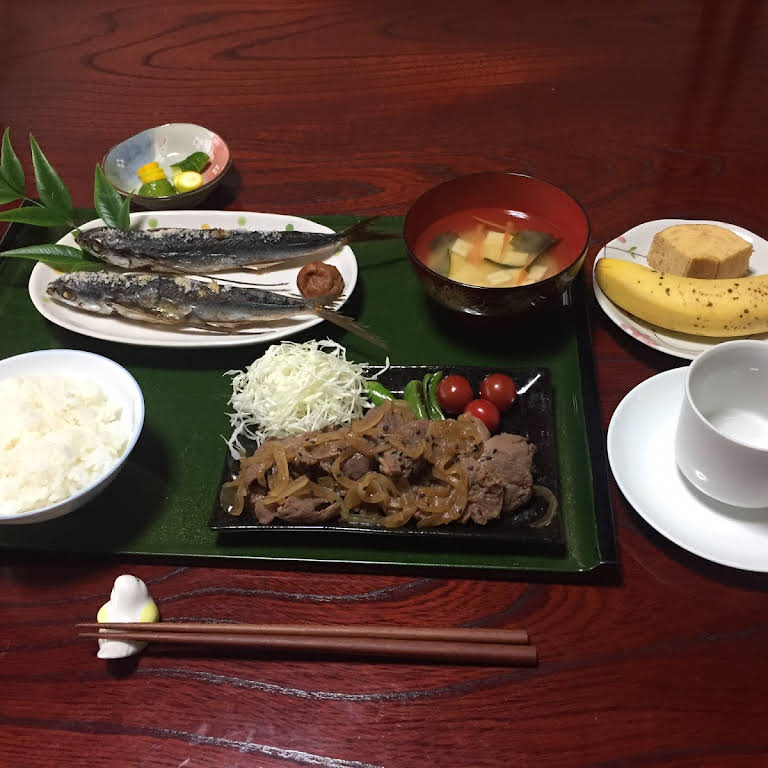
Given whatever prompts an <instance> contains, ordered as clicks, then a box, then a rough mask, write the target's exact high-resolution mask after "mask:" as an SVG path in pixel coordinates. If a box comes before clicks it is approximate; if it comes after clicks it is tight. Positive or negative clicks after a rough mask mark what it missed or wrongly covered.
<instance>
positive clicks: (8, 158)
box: [0, 128, 24, 203]
mask: <svg viewBox="0 0 768 768" xmlns="http://www.w3.org/2000/svg"><path fill="white" fill-rule="evenodd" d="M0 181H1V182H2V183H3V186H4V187H7V188H8V189H9V190H11V191H12V192H15V193H16V197H15V198H12V200H18V199H19V198H20V197H24V169H23V168H22V167H21V163H20V162H19V158H18V157H17V156H16V153H15V152H14V151H13V147H12V146H11V136H10V129H9V128H6V129H5V132H4V133H3V144H2V150H0ZM12 200H8V201H6V202H9V203H10V202H12Z"/></svg>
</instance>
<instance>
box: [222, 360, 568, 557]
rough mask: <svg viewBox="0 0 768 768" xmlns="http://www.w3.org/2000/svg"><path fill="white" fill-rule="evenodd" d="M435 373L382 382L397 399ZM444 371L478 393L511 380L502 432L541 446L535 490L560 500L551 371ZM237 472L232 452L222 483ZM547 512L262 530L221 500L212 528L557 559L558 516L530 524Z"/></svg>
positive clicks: (535, 502) (393, 375)
mask: <svg viewBox="0 0 768 768" xmlns="http://www.w3.org/2000/svg"><path fill="white" fill-rule="evenodd" d="M379 370H381V368H380V367H379V366H365V374H366V375H367V376H373V375H375V374H376V372H378V371H379ZM434 370H436V368H435V367H434V366H423V365H419V366H406V365H397V366H392V367H390V368H389V369H388V370H387V371H385V372H384V373H383V374H382V375H381V376H380V377H379V379H378V380H379V381H380V382H381V383H382V384H383V385H384V386H386V387H387V388H388V389H389V390H390V391H391V392H392V393H393V394H395V395H401V394H402V392H403V389H404V388H405V385H406V384H407V383H408V382H409V381H410V380H411V379H419V380H421V379H423V377H424V374H425V373H427V372H430V371H434ZM443 370H444V372H445V374H446V375H448V374H450V373H457V374H461V375H462V376H465V377H466V378H467V379H468V380H469V382H470V384H471V385H472V388H473V390H474V391H475V392H478V391H479V388H480V383H481V382H482V380H483V379H484V378H485V376H486V375H488V374H489V373H496V372H499V373H506V374H507V375H509V376H511V377H512V379H513V380H514V381H515V384H516V385H517V389H518V395H517V399H516V400H515V402H514V403H513V405H512V407H511V408H510V409H509V410H507V411H505V412H504V413H502V414H501V424H500V425H499V430H498V431H499V432H512V433H515V434H519V435H524V436H525V437H526V438H528V440H529V441H530V442H531V443H533V445H534V446H536V453H535V454H534V459H533V481H534V483H535V484H536V485H543V486H546V487H547V488H549V489H550V490H551V491H552V492H553V493H554V494H555V496H556V497H557V496H558V492H559V488H558V471H557V466H558V463H557V448H556V445H555V416H554V399H553V392H552V377H551V375H550V372H549V370H548V369H547V368H513V369H495V370H494V371H490V370H486V369H483V368H477V367H468V366H451V367H450V368H445V369H443ZM237 470H238V467H237V462H236V461H234V460H233V459H232V458H231V456H230V454H229V451H227V452H226V459H225V465H224V470H223V472H222V483H224V482H227V481H229V480H231V479H232V478H233V477H234V476H235V475H236V474H237ZM544 507H545V503H544V501H543V499H542V498H541V497H538V496H534V497H533V499H532V500H531V501H530V502H528V504H526V505H525V506H523V507H521V508H520V509H517V510H515V511H514V512H513V513H511V514H508V515H505V516H502V517H501V518H500V519H498V520H491V521H490V522H489V523H487V524H486V525H484V526H483V525H477V524H474V523H468V524H466V525H462V524H460V523H452V524H449V525H442V526H436V527H433V528H416V527H415V526H414V525H406V526H403V527H402V528H394V529H383V528H375V527H362V526H359V525H351V524H348V523H344V522H342V521H331V522H329V523H325V524H322V525H297V524H291V523H285V522H282V521H280V522H276V523H271V524H269V525H262V524H261V523H259V522H258V521H257V520H256V518H255V517H254V516H253V514H252V513H251V512H249V511H246V512H243V514H242V515H240V516H239V517H235V516H233V515H230V514H229V513H228V512H227V511H226V510H225V509H224V508H223V507H222V506H221V505H220V504H219V503H218V498H217V501H216V502H215V504H214V508H213V513H212V515H211V519H210V522H209V526H210V527H211V528H212V529H213V530H216V531H219V532H220V533H221V534H222V535H226V536H228V537H229V536H230V535H235V534H246V533H247V534H249V535H252V534H254V533H255V532H260V533H262V534H268V533H270V532H276V531H278V532H281V533H287V532H289V531H295V532H297V533H308V532H312V533H323V534H337V535H338V534H354V535H355V536H377V537H385V540H387V541H388V542H389V543H390V544H392V545H394V546H397V545H404V544H406V542H407V540H409V539H412V538H413V537H419V541H420V543H421V544H422V545H423V544H424V543H427V542H429V541H432V542H434V543H435V544H438V543H439V544H440V545H441V546H444V545H448V544H451V543H453V544H459V545H462V546H466V545H473V546H474V545H477V546H482V547H483V548H489V547H490V548H493V549H503V550H505V551H515V552H528V551H530V552H547V553H552V554H555V553H559V552H562V551H564V549H565V537H564V528H563V525H562V519H561V516H560V515H559V514H558V515H556V516H555V518H554V519H553V520H552V521H551V522H550V523H549V524H548V525H546V526H543V527H540V528H537V527H534V526H531V525H530V524H529V523H530V521H531V520H536V519H538V518H539V517H540V516H541V512H542V511H543V509H544Z"/></svg>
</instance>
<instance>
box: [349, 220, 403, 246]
mask: <svg viewBox="0 0 768 768" xmlns="http://www.w3.org/2000/svg"><path fill="white" fill-rule="evenodd" d="M380 218H381V216H369V217H368V218H367V219H363V220H362V221H358V222H357V224H353V225H352V226H351V227H347V228H346V229H345V230H344V231H343V232H342V233H341V236H342V238H343V241H344V242H345V243H357V242H360V241H361V240H393V239H395V238H397V237H401V235H400V233H399V232H398V233H394V232H382V231H381V230H378V229H370V228H369V227H370V225H371V224H372V223H373V222H374V221H376V220H377V219H380Z"/></svg>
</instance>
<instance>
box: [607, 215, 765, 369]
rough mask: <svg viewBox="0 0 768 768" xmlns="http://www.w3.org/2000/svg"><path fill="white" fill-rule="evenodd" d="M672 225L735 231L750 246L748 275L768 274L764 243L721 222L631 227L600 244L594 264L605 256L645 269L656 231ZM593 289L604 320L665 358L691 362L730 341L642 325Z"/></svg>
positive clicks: (659, 222)
mask: <svg viewBox="0 0 768 768" xmlns="http://www.w3.org/2000/svg"><path fill="white" fill-rule="evenodd" d="M675 224H717V225H719V226H721V227H725V228H726V229H730V230H731V232H735V233H736V234H737V235H738V236H739V237H743V238H744V239H745V240H746V241H747V242H750V243H752V248H753V251H752V256H751V258H750V260H749V274H750V275H764V274H766V273H768V242H767V241H765V240H764V239H763V238H762V237H759V236H758V235H756V234H755V233H754V232H750V231H749V230H748V229H744V228H743V227H737V226H736V225H735V224H727V223H725V222H723V221H705V220H703V219H656V220H655V221H646V222H644V223H643V224H638V225H637V226H636V227H632V229H630V230H629V231H628V232H625V233H624V234H623V235H619V237H617V238H615V239H614V240H611V242H610V243H608V244H607V245H604V246H603V248H602V249H601V250H600V252H599V253H598V254H597V257H596V258H595V264H597V261H598V259H602V258H605V257H606V256H609V257H610V258H612V259H623V260H624V261H634V262H636V263H637V264H642V265H643V266H648V259H647V258H646V256H647V254H648V251H649V250H650V249H651V242H652V241H653V237H654V235H655V234H656V233H657V232H660V231H661V230H662V229H666V228H667V227H671V226H674V225H675ZM592 283H593V286H594V289H595V297H596V298H597V303H598V304H599V305H600V306H601V308H602V309H603V311H604V312H605V314H606V315H608V317H609V318H610V319H611V320H613V322H614V323H616V325H618V326H619V328H621V330H622V331H624V332H625V333H627V334H629V335H630V336H632V337H633V338H635V339H637V340H638V341H640V342H642V343H643V344H645V345H647V346H649V347H653V349H658V350H660V351H661V352H666V353H667V354H668V355H673V356H674V357H680V358H682V359H684V360H694V359H696V357H698V356H699V355H700V354H701V353H702V352H704V351H705V350H707V349H709V348H710V347H713V346H714V345H715V344H720V343H721V342H723V341H730V340H731V339H725V338H723V339H720V338H710V337H707V336H691V335H689V334H686V333H675V332H674V331H667V330H665V329H663V328H659V327H658V326H656V325H652V324H651V323H646V322H645V320H641V319H640V318H639V317H635V316H634V315H631V314H629V312H625V311H624V310H623V309H621V308H620V307H617V306H616V305H615V304H614V303H613V302H612V301H611V300H610V299H609V298H608V297H607V296H606V295H605V294H604V293H603V292H602V291H601V290H600V286H599V285H598V284H597V280H593V281H592ZM747 338H750V339H761V340H763V341H765V340H768V333H760V334H756V335H754V336H749V337H747Z"/></svg>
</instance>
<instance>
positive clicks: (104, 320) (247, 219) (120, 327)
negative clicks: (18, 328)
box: [29, 211, 357, 347]
mask: <svg viewBox="0 0 768 768" xmlns="http://www.w3.org/2000/svg"><path fill="white" fill-rule="evenodd" d="M103 224H104V222H103V221H102V220H101V219H95V220H94V221H89V222H88V223H87V224H84V225H83V226H82V227H80V229H92V228H93V227H100V226H103ZM289 224H290V225H292V226H293V227H294V228H295V229H297V230H300V231H304V232H333V230H332V229H329V228H328V227H325V226H323V225H322V224H316V223H315V222H314V221H308V220H307V219H301V218H299V217H298V216H283V215H281V214H277V213H248V212H244V211H148V212H143V213H132V214H131V226H132V227H133V228H135V229H154V228H155V227H188V228H197V227H201V226H203V225H208V226H209V227H211V228H212V229H215V228H219V229H250V230H283V229H285V228H286V226H287V225H289ZM59 243H60V244H61V245H70V246H73V247H77V244H76V243H75V241H74V239H73V237H72V235H71V234H70V235H66V237H63V238H62V239H61V240H59ZM325 261H326V262H327V263H328V264H333V265H334V266H335V267H336V268H337V269H338V270H339V272H341V276H342V277H343V278H344V292H343V293H342V294H341V298H340V299H339V301H338V303H337V304H336V305H335V306H336V307H340V306H341V305H342V304H344V302H346V301H347V299H348V298H349V297H350V295H351V293H352V291H353V290H354V288H355V284H356V283H357V259H356V258H355V254H354V253H353V251H352V249H351V248H350V247H349V246H346V247H345V248H343V249H342V250H341V251H339V252H338V253H335V254H334V255H333V256H330V257H328V258H327V259H325ZM298 273H299V268H298V267H294V268H289V269H274V270H271V271H269V272H264V273H262V274H253V273H251V272H244V271H237V272H221V273H219V274H218V277H220V278H222V279H227V278H229V279H232V280H241V281H243V282H248V283H257V284H259V285H262V286H265V287H267V288H269V286H270V285H275V284H277V283H287V285H286V286H284V287H276V288H275V289H274V290H276V291H278V292H279V293H289V292H294V293H295V292H296V276H297V275H298ZM59 274H60V273H59V272H57V271H56V270H55V269H53V268H51V267H49V266H48V265H47V264H43V263H41V262H38V263H37V264H36V265H35V268H34V269H33V270H32V274H31V275H30V277H29V297H30V298H31V299H32V303H33V304H34V305H35V308H36V309H37V311H38V312H39V313H40V314H41V315H42V316H43V317H45V318H46V319H48V320H50V321H51V322H52V323H55V324H56V325H59V326H61V327H62V328H66V329H67V330H69V331H75V333H82V334H83V335H84V336H91V337H92V338H94V339H105V340H106V341H117V342H120V343H123V344H138V345H142V346H147V347H234V346H241V345H244V344H263V343H265V342H270V341H275V340H276V339H282V338H285V337H286V336H290V335H292V334H294V333H299V331H303V330H306V329H307V328H311V327H312V326H314V325H317V324H318V323H321V322H322V318H320V317H317V316H316V315H313V314H308V313H307V314H301V315H297V316H296V318H295V320H280V321H279V322H276V323H269V324H265V330H264V331H262V332H260V333H254V332H253V331H250V332H243V333H230V334H210V333H206V332H205V331H202V330H199V329H195V328H189V329H178V330H167V329H166V328H165V327H162V326H155V325H151V324H149V323H138V322H132V321H130V320H126V319H125V318H122V317H119V316H117V315H97V314H93V313H91V312H84V311H83V310H79V309H75V308H74V307H70V306H67V305H66V304H60V303H58V302H56V301H54V300H53V299H51V298H50V297H49V296H48V295H47V294H46V292H45V289H46V287H47V286H48V283H50V282H51V281H52V280H54V279H55V278H56V277H58V276H59Z"/></svg>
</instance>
